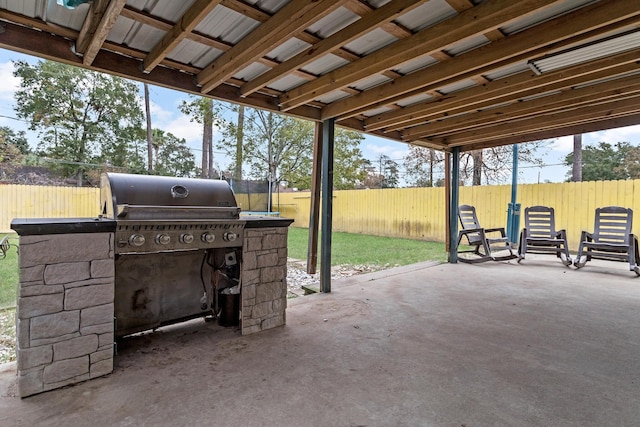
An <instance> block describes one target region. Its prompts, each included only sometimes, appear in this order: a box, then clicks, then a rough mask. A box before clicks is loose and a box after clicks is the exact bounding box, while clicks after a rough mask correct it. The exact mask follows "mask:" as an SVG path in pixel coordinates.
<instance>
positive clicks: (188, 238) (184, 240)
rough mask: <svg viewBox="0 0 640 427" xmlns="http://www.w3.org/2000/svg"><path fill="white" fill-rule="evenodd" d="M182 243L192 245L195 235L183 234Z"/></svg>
mask: <svg viewBox="0 0 640 427" xmlns="http://www.w3.org/2000/svg"><path fill="white" fill-rule="evenodd" d="M180 242H181V243H186V244H189V243H192V242H193V234H191V233H182V234H181V235H180Z"/></svg>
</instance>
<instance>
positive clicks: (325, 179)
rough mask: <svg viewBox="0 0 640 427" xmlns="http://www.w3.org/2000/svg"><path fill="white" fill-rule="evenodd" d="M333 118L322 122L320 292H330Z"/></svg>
mask: <svg viewBox="0 0 640 427" xmlns="http://www.w3.org/2000/svg"><path fill="white" fill-rule="evenodd" d="M335 123H336V120H335V119H328V120H325V121H324V122H323V123H322V127H323V129H322V236H321V239H320V249H321V252H320V292H325V293H328V292H331V228H332V220H333V200H332V198H333V146H334V142H335V141H334V133H335Z"/></svg>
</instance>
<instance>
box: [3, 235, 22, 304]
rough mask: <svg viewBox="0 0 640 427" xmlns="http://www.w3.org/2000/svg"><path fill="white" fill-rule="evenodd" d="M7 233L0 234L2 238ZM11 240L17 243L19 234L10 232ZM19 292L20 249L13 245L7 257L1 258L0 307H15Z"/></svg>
mask: <svg viewBox="0 0 640 427" xmlns="http://www.w3.org/2000/svg"><path fill="white" fill-rule="evenodd" d="M4 236H6V234H2V235H0V239H1V238H3V237H4ZM9 241H10V242H11V243H12V244H14V245H17V244H18V236H17V235H16V234H9ZM17 292H18V250H17V249H16V247H15V246H12V247H11V248H10V249H9V252H8V253H7V257H6V258H4V259H0V309H3V308H7V307H15V305H16V295H17Z"/></svg>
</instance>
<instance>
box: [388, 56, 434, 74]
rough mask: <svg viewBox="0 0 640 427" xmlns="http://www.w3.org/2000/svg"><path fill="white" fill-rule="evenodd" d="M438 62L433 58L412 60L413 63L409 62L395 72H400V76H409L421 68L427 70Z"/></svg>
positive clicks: (424, 57)
mask: <svg viewBox="0 0 640 427" xmlns="http://www.w3.org/2000/svg"><path fill="white" fill-rule="evenodd" d="M437 63H438V60H437V59H435V58H433V57H431V56H423V57H421V58H416V59H412V60H411V61H407V62H405V63H404V64H402V66H400V67H396V68H394V69H393V71H395V72H398V73H400V74H409V73H413V72H414V71H417V70H419V69H421V68H426V67H428V66H430V65H433V64H437Z"/></svg>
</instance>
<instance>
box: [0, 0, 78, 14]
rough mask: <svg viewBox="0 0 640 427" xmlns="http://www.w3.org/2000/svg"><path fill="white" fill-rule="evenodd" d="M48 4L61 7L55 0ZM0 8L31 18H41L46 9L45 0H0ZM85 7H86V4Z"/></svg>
mask: <svg viewBox="0 0 640 427" xmlns="http://www.w3.org/2000/svg"><path fill="white" fill-rule="evenodd" d="M49 6H56V7H62V6H58V5H57V4H56V2H55V0H54V1H53V5H49ZM0 8H2V9H7V10H8V11H10V12H14V13H19V14H20V15H25V16H29V17H31V18H42V14H43V12H44V11H45V10H46V9H47V0H23V1H15V0H2V1H0ZM86 8H88V6H87V7H86ZM85 13H86V12H85Z"/></svg>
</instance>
